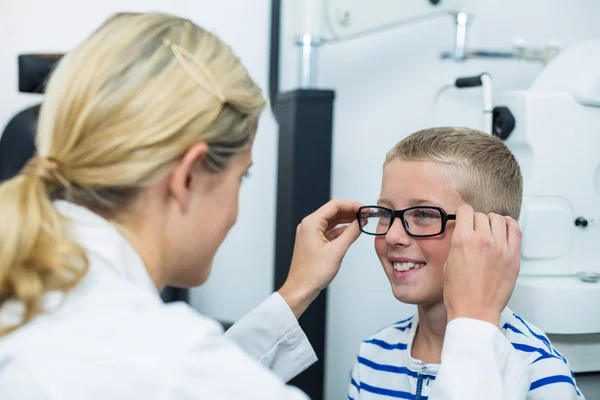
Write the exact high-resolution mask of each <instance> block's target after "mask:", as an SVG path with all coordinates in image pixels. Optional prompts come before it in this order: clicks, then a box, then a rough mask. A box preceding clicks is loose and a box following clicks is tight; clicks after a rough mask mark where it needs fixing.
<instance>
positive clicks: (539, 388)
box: [348, 308, 584, 400]
mask: <svg viewBox="0 0 600 400" xmlns="http://www.w3.org/2000/svg"><path fill="white" fill-rule="evenodd" d="M417 325H418V316H417V315H415V316H413V317H410V318H408V319H405V320H403V321H400V322H397V323H395V324H393V325H391V326H388V327H386V328H384V329H382V330H381V331H379V332H377V333H376V334H375V335H373V336H372V337H371V338H369V339H368V340H365V341H364V342H362V344H361V346H360V351H359V354H358V358H357V360H356V362H355V364H354V368H353V370H352V377H351V379H350V388H349V392H348V399H349V400H358V399H360V400H369V399H379V400H381V399H386V398H396V399H409V400H427V399H428V396H429V394H430V393H431V390H432V388H433V386H434V385H435V378H436V376H437V373H438V371H439V364H426V363H424V362H422V361H420V360H416V359H414V358H413V357H411V354H410V349H411V348H412V343H413V339H414V336H415V332H416V331H417ZM500 326H501V327H502V333H503V334H504V336H505V337H506V338H507V339H508V340H509V341H510V342H511V343H512V345H513V347H514V348H515V349H516V351H517V352H518V353H519V354H520V355H521V356H522V357H523V358H524V359H525V360H526V361H527V362H528V363H529V373H530V380H531V385H530V387H529V393H528V395H527V399H528V400H542V399H543V400H550V399H552V400H554V399H560V400H571V399H572V400H575V399H577V400H584V396H583V394H582V393H581V391H580V390H579V388H578V387H577V384H576V382H575V376H574V374H573V372H572V371H571V367H570V366H569V363H568V362H567V360H566V359H565V358H564V357H563V356H562V355H561V354H560V353H559V352H558V351H557V350H556V349H555V348H554V347H553V346H552V344H551V343H550V341H549V340H548V338H547V337H546V335H544V333H543V332H542V331H541V330H539V329H538V328H537V327H535V326H534V325H532V324H530V323H529V322H527V321H525V320H524V319H523V318H521V317H519V316H518V315H516V314H514V313H513V312H512V311H511V310H510V309H508V308H506V309H505V310H504V312H503V313H502V315H501V318H500Z"/></svg>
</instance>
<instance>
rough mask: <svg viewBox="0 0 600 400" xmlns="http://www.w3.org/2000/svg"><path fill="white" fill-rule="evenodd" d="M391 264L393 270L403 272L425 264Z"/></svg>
mask: <svg viewBox="0 0 600 400" xmlns="http://www.w3.org/2000/svg"><path fill="white" fill-rule="evenodd" d="M392 266H393V268H394V271H398V272H405V271H409V270H411V269H419V268H423V267H424V266H425V263H414V262H410V261H408V262H393V263H392Z"/></svg>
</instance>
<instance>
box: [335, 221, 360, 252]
mask: <svg viewBox="0 0 600 400" xmlns="http://www.w3.org/2000/svg"><path fill="white" fill-rule="evenodd" d="M359 236H360V228H359V227H358V221H354V222H352V223H351V224H350V225H348V227H347V228H346V229H345V230H344V233H342V234H341V235H340V236H339V237H338V238H337V239H336V240H335V241H334V243H336V246H338V247H340V250H342V251H343V252H344V254H345V253H346V251H348V249H349V248H350V245H352V243H354V242H355V241H356V239H358V237H359Z"/></svg>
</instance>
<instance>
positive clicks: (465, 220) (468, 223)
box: [454, 204, 473, 232]
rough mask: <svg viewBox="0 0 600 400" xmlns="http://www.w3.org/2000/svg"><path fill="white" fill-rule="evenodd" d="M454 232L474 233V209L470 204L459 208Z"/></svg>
mask: <svg viewBox="0 0 600 400" xmlns="http://www.w3.org/2000/svg"><path fill="white" fill-rule="evenodd" d="M454 232H473V207H471V206H470V205H468V204H464V205H462V206H460V207H458V209H457V210H456V226H455V228H454Z"/></svg>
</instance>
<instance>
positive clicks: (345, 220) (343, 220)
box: [327, 212, 356, 230]
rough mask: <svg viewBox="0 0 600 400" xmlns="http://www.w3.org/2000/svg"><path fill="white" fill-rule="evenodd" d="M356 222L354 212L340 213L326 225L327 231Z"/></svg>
mask: <svg viewBox="0 0 600 400" xmlns="http://www.w3.org/2000/svg"><path fill="white" fill-rule="evenodd" d="M354 220H356V212H342V213H339V214H338V215H337V216H336V217H334V218H333V219H331V220H330V221H329V222H328V224H327V230H330V229H333V228H335V227H336V226H337V225H339V224H349V223H350V222H352V221H354Z"/></svg>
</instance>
